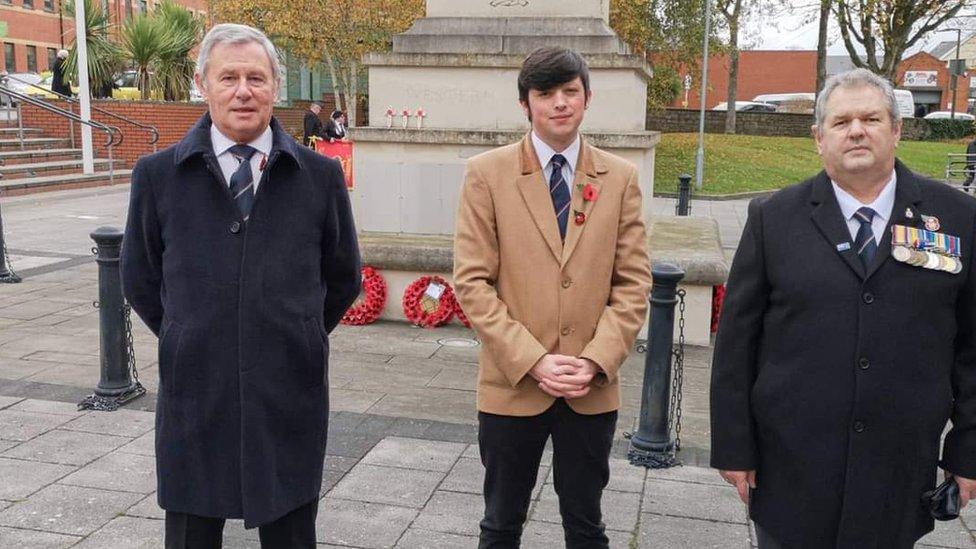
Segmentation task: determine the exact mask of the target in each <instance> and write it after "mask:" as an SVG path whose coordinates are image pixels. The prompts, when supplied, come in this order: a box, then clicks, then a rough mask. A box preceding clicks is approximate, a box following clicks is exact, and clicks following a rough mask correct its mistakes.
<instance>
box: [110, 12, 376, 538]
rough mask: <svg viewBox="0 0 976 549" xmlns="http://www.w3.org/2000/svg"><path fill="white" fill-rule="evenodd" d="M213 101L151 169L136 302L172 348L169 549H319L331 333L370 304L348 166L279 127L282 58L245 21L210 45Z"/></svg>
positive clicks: (159, 413)
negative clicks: (356, 306) (225, 533)
mask: <svg viewBox="0 0 976 549" xmlns="http://www.w3.org/2000/svg"><path fill="white" fill-rule="evenodd" d="M199 55H200V61H198V64H197V70H198V71H199V72H198V74H197V76H196V79H197V86H198V88H199V89H200V90H201V91H202V92H203V93H204V95H205V96H206V98H207V101H208V103H209V113H208V114H206V115H204V116H203V118H201V119H200V121H199V122H198V123H197V125H196V126H195V127H194V128H193V129H192V130H190V132H189V133H188V134H187V135H186V137H185V138H184V139H183V140H182V141H180V142H179V143H178V144H176V145H175V146H173V147H169V148H167V149H165V150H163V151H160V152H159V153H156V154H153V155H150V156H147V157H145V158H143V159H141V160H140V161H139V162H138V163H137V164H136V167H135V170H134V173H133V176H132V190H131V202H130V206H129V217H128V225H127V227H126V233H125V240H124V245H123V252H122V277H123V286H124V291H125V295H126V297H127V298H128V300H129V302H130V303H131V304H132V307H133V309H134V310H135V311H136V312H137V313H138V314H139V316H140V317H141V318H142V319H143V321H145V323H146V324H147V325H148V326H149V328H150V329H151V330H152V331H153V333H155V334H157V335H158V336H159V376H160V385H159V400H158V404H157V409H156V459H157V466H158V471H157V476H158V487H159V492H158V496H159V503H160V506H161V507H162V508H163V509H165V510H166V547H167V548H171V547H194V548H195V547H206V548H209V547H219V546H220V543H221V535H222V529H223V524H224V519H226V518H243V519H244V524H245V526H246V527H248V528H251V527H255V526H258V527H260V537H261V543H262V547H270V548H278V547H288V548H306V547H308V548H312V547H314V546H315V541H316V540H315V516H316V509H317V503H318V498H319V491H320V486H321V480H322V467H323V460H324V455H325V446H326V435H327V432H328V410H329V400H328V399H329V392H328V358H329V339H328V333H329V332H330V331H331V330H332V329H333V328H334V327H335V326H336V324H337V323H338V322H339V319H340V318H341V317H342V315H343V313H344V311H345V310H346V308H347V307H348V306H349V305H350V304H351V303H352V302H353V300H354V299H355V298H356V296H357V295H358V293H359V285H360V278H359V267H360V265H359V253H358V246H357V242H356V232H355V227H354V225H353V219H352V213H351V210H350V205H349V197H348V194H347V192H346V188H345V184H344V180H343V176H342V172H341V169H340V167H339V165H338V164H337V163H336V162H335V161H333V160H330V159H328V158H326V157H324V156H321V155H317V154H315V153H313V152H312V151H309V150H308V149H307V148H305V147H301V146H299V145H298V144H297V143H295V141H294V140H293V139H292V138H291V137H290V136H289V135H288V133H287V132H286V131H285V130H284V129H283V128H282V127H281V126H280V125H279V124H278V122H277V121H276V120H275V119H274V118H272V116H271V107H272V104H273V102H274V97H275V95H276V92H277V90H278V84H279V75H280V74H281V73H280V67H279V66H278V61H277V54H276V53H275V51H274V46H273V45H272V44H271V42H270V41H268V39H267V37H265V36H264V35H263V34H262V33H260V32H259V31H257V30H255V29H252V28H250V27H245V26H242V25H218V26H215V27H214V28H213V29H211V31H210V32H209V33H208V34H207V36H206V37H205V38H204V40H203V42H202V44H201V46H200V54H199Z"/></svg>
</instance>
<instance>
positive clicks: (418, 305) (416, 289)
mask: <svg viewBox="0 0 976 549" xmlns="http://www.w3.org/2000/svg"><path fill="white" fill-rule="evenodd" d="M431 284H440V285H441V286H443V287H444V292H443V293H442V294H441V297H440V299H436V300H435V299H432V298H430V296H427V300H424V299H423V298H424V293H425V292H427V288H428V287H429V286H430V285H431ZM424 301H427V303H428V304H430V303H431V302H435V303H436V307H434V308H433V309H432V310H429V311H428V310H425V309H424ZM456 308H457V300H456V299H455V298H454V290H453V289H452V288H451V286H450V284H448V283H447V281H446V280H444V279H443V278H441V277H439V276H422V277H420V278H418V279H417V280H414V281H413V282H411V283H410V285H409V286H407V289H406V290H404V291H403V316H405V317H406V318H407V320H409V321H410V323H411V324H413V325H414V326H420V327H422V328H436V327H437V326H443V325H444V324H447V323H448V321H450V320H451V317H452V316H454V312H455V309H456Z"/></svg>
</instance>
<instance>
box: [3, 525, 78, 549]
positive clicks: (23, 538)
mask: <svg viewBox="0 0 976 549" xmlns="http://www.w3.org/2000/svg"><path fill="white" fill-rule="evenodd" d="M80 539H81V538H80V537H78V536H65V535H62V534H51V533H49V532H38V531H36V530H21V529H20V528H4V527H2V526H0V541H2V543H3V547H9V548H10V549H14V548H26V547H30V549H62V548H64V547H71V546H72V545H74V544H75V543H78V540H80Z"/></svg>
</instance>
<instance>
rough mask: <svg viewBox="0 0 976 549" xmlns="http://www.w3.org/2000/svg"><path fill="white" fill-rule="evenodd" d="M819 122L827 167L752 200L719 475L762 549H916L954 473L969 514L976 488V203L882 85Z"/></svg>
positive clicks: (718, 409) (828, 87)
mask: <svg viewBox="0 0 976 549" xmlns="http://www.w3.org/2000/svg"><path fill="white" fill-rule="evenodd" d="M816 120H817V125H816V126H814V136H815V138H816V141H817V147H818V150H819V152H820V155H821V157H822V159H823V163H824V171H823V172H821V173H820V175H818V176H816V177H814V178H813V179H810V180H808V181H806V182H804V183H801V184H799V185H795V186H792V187H789V188H786V189H784V190H782V191H780V192H778V193H776V194H774V195H773V196H771V197H770V198H768V199H767V200H765V201H754V202H753V203H752V204H750V206H749V218H748V221H747V222H746V227H745V229H744V232H743V235H742V240H741V242H740V244H739V249H738V251H737V252H736V256H735V260H734V261H733V265H732V271H731V273H730V276H729V282H728V293H727V294H726V301H725V309H724V311H723V312H722V317H721V322H720V328H719V333H718V336H717V340H716V343H715V354H714V362H713V365H712V368H713V370H712V386H711V416H712V448H711V452H712V453H711V461H712V466H713V467H715V468H718V469H720V470H721V474H722V476H723V478H725V479H726V481H728V482H729V483H730V484H733V485H735V486H736V488H737V489H738V491H739V494H740V496H741V497H742V499H743V500H744V501H747V502H748V504H749V510H750V515H751V517H752V519H753V520H754V521H755V522H756V530H757V534H758V537H759V547H760V548H761V549H776V548H782V547H785V548H790V549H823V548H832V547H837V548H845V549H907V548H910V547H912V546H913V545H914V543H915V541H916V540H918V539H919V538H921V537H922V536H923V535H925V534H926V533H927V532H929V531H930V530H932V527H933V521H932V517H931V516H929V513H928V512H927V510H926V509H925V508H924V507H923V506H922V505H921V495H922V493H923V492H925V491H927V490H931V489H933V488H934V487H935V484H936V473H937V464H940V465H941V466H942V468H943V469H945V471H946V473H947V474H951V475H955V482H956V483H957V484H958V485H959V488H960V494H961V499H962V501H961V503H962V505H965V504H966V503H967V501H968V500H969V499H970V498H971V497H972V496H973V495H976V482H974V481H973V480H972V479H974V478H976V271H974V269H976V261H974V248H973V243H974V241H976V200H974V199H972V198H971V197H969V196H966V195H965V194H963V193H960V192H958V191H957V190H955V189H953V188H951V187H949V186H947V185H945V184H943V183H939V182H935V181H932V180H929V179H925V178H923V177H920V176H918V175H915V174H913V173H912V172H911V171H910V170H909V169H908V168H906V167H905V166H904V165H903V164H901V163H900V162H897V161H896V160H895V147H896V146H897V143H898V139H899V137H900V134H901V120H900V119H899V118H898V107H897V102H896V101H895V98H894V93H893V91H892V89H891V85H890V84H889V83H888V82H887V81H885V80H882V79H880V78H878V77H877V76H876V75H873V74H872V73H870V72H868V71H865V70H863V69H858V70H855V71H851V72H849V73H844V74H841V75H838V76H835V77H832V78H831V79H830V80H828V82H827V83H826V84H825V87H824V91H823V92H822V93H821V96H820V98H819V99H818V102H817V108H816ZM929 244H932V245H931V246H930V245H929ZM948 419H951V420H952V429H951V430H950V431H949V433H948V435H947V436H946V438H945V443H944V445H943V446H942V461H941V463H939V461H938V460H939V450H940V435H941V434H942V432H943V429H944V427H945V425H946V421H947V420H948Z"/></svg>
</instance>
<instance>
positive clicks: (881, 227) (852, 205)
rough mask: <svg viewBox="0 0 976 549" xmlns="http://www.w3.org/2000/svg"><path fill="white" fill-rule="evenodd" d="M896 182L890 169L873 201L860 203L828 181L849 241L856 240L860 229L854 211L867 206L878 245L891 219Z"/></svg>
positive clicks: (859, 223)
mask: <svg viewBox="0 0 976 549" xmlns="http://www.w3.org/2000/svg"><path fill="white" fill-rule="evenodd" d="M897 183H898V181H897V177H895V172H894V171H892V172H891V179H889V180H888V183H887V184H886V185H885V187H884V189H882V190H881V193H880V194H878V197H877V198H875V199H874V202H872V203H870V204H862V203H861V202H860V201H859V200H858V199H856V198H854V197H853V196H851V195H850V194H849V193H848V192H847V191H845V190H844V189H842V188H840V186H838V185H837V183H834V182H833V180H831V181H830V184H831V185H833V187H834V195H835V196H836V197H837V203H838V204H839V205H840V212H841V213H842V214H843V215H844V220H846V221H847V229H848V230H849V231H850V232H851V242H854V241H856V240H857V232H858V231H859V230H860V229H861V222H860V221H858V220H857V219H855V218H854V213H855V212H857V210H858V209H860V208H863V207H865V206H867V207H868V208H871V209H872V210H874V218H873V219H872V220H871V231H873V232H874V241H875V243H877V244H878V245H879V246H880V245H881V240H882V239H883V238H884V234H885V228H886V227H887V226H888V220H889V219H891V210H893V209H894V207H895V186H896V185H897Z"/></svg>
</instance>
